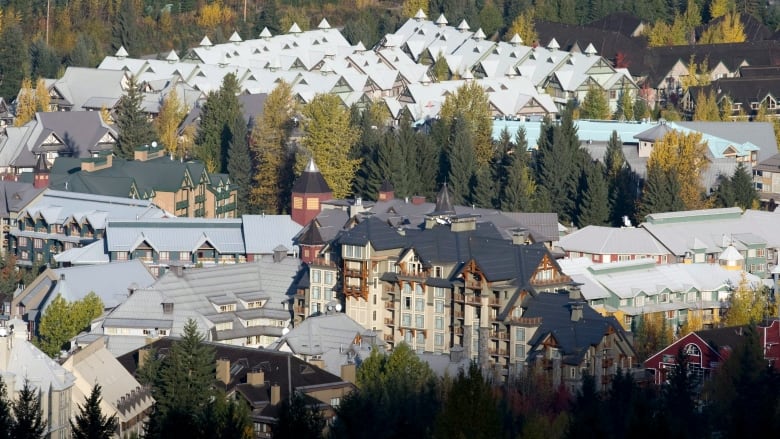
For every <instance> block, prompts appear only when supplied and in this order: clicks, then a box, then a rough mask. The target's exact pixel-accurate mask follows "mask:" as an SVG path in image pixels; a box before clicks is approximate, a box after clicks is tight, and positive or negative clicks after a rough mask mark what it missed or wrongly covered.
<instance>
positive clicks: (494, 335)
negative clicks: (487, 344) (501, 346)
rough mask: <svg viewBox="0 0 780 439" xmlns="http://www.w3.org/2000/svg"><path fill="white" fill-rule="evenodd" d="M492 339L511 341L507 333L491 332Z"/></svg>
mask: <svg viewBox="0 0 780 439" xmlns="http://www.w3.org/2000/svg"><path fill="white" fill-rule="evenodd" d="M490 338H497V339H499V340H507V339H509V333H507V332H506V331H490Z"/></svg>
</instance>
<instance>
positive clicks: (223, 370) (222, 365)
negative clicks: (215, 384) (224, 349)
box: [217, 358, 230, 385]
mask: <svg viewBox="0 0 780 439" xmlns="http://www.w3.org/2000/svg"><path fill="white" fill-rule="evenodd" d="M217 380H218V381H221V382H222V383H224V384H225V385H228V384H229V383H230V360H228V359H227V358H220V359H218V360H217Z"/></svg>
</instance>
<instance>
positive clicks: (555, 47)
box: [547, 38, 561, 50]
mask: <svg viewBox="0 0 780 439" xmlns="http://www.w3.org/2000/svg"><path fill="white" fill-rule="evenodd" d="M547 48H548V49H550V50H558V49H560V48H561V45H560V44H558V40H556V39H555V38H553V39H552V40H550V44H548V45H547Z"/></svg>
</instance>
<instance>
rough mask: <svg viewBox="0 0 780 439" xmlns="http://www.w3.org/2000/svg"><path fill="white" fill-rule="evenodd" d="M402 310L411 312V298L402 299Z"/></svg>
mask: <svg viewBox="0 0 780 439" xmlns="http://www.w3.org/2000/svg"><path fill="white" fill-rule="evenodd" d="M404 309H405V310H411V309H412V298H411V297H404Z"/></svg>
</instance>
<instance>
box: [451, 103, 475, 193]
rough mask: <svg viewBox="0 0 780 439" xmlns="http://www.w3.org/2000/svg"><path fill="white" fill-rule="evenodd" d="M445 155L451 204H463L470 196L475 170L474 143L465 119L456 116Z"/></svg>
mask: <svg viewBox="0 0 780 439" xmlns="http://www.w3.org/2000/svg"><path fill="white" fill-rule="evenodd" d="M450 130H451V133H450V140H449V144H448V148H447V149H448V153H447V157H446V160H447V163H448V167H447V184H448V185H449V187H450V196H451V199H452V202H453V204H461V205H463V204H465V203H466V201H468V199H469V196H470V194H471V187H472V186H471V185H472V182H473V178H474V172H475V170H476V163H475V157H474V156H475V154H474V143H473V139H472V137H471V131H470V130H469V127H468V122H467V121H466V118H464V117H460V116H456V117H455V118H454V120H453V122H452V124H451V129H450Z"/></svg>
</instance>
